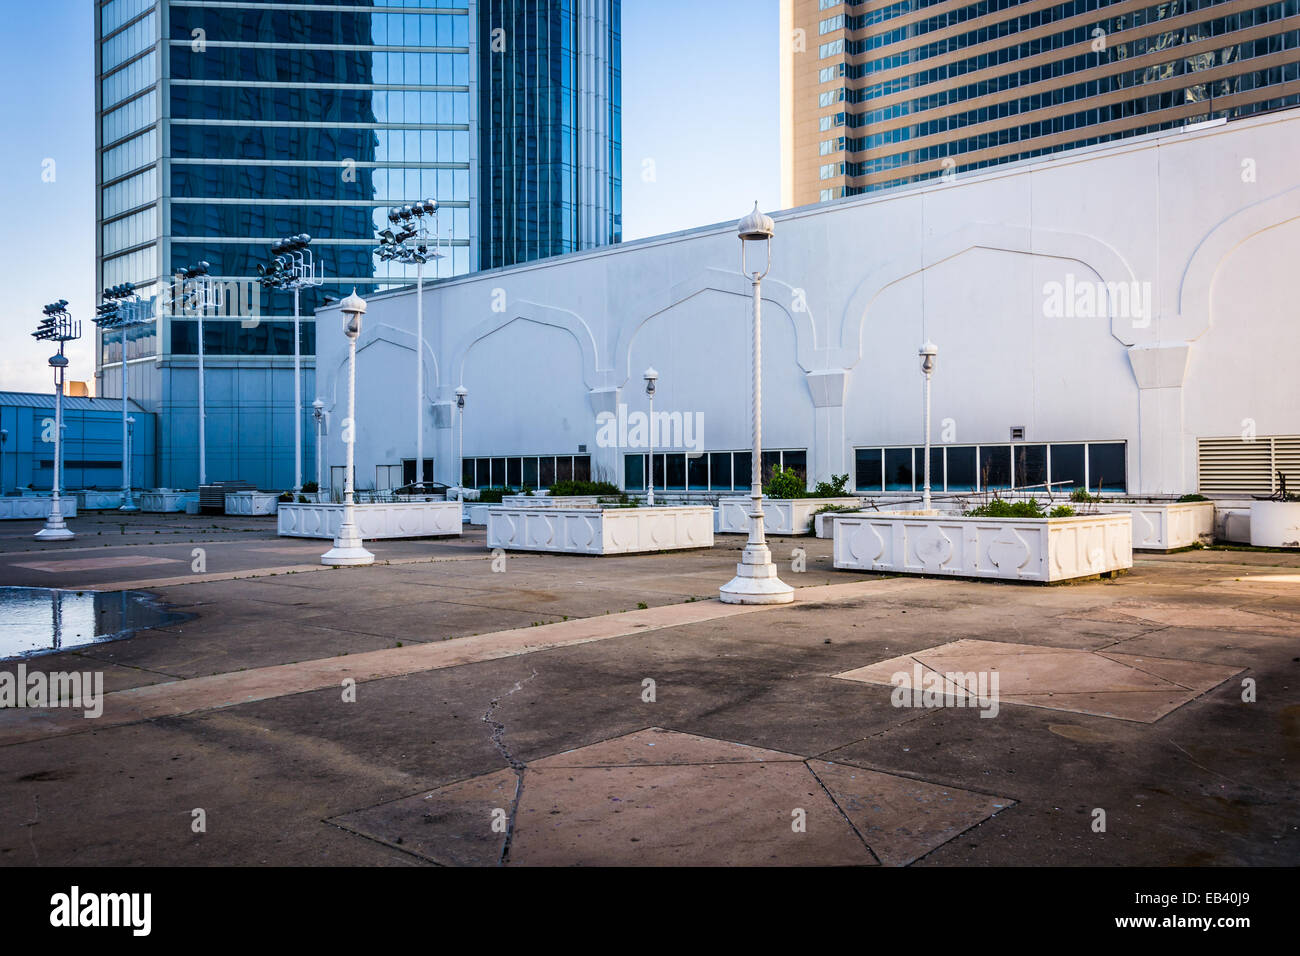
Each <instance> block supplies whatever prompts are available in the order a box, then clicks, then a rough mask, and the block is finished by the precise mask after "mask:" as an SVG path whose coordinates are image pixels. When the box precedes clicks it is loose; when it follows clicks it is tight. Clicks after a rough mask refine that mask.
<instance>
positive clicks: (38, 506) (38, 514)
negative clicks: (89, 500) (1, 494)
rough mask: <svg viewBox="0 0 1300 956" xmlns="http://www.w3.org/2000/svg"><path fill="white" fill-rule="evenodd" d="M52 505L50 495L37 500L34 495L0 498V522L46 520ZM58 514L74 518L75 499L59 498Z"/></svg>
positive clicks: (71, 497)
mask: <svg viewBox="0 0 1300 956" xmlns="http://www.w3.org/2000/svg"><path fill="white" fill-rule="evenodd" d="M53 504H54V498H53V497H52V496H51V495H46V496H45V497H43V498H38V497H36V496H35V495H22V496H20V497H16V498H0V521H3V520H14V521H23V520H31V519H44V518H48V517H49V516H50V508H51V506H52V505H53ZM59 512H60V514H62V515H63V517H65V518H75V517H76V516H77V499H76V498H75V497H74V496H70V495H69V496H60V497H59Z"/></svg>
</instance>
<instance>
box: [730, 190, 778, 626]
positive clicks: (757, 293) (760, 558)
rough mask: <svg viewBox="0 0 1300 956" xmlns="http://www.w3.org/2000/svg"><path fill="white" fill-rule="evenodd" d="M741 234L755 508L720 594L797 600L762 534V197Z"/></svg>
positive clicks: (768, 221)
mask: <svg viewBox="0 0 1300 956" xmlns="http://www.w3.org/2000/svg"><path fill="white" fill-rule="evenodd" d="M737 232H738V233H739V234H740V270H741V272H742V273H743V274H744V275H746V276H748V277H749V279H750V281H751V282H752V283H753V286H754V340H753V359H754V381H753V388H754V394H753V402H754V404H753V416H754V448H753V452H752V454H753V458H752V459H751V461H750V491H749V493H750V498H751V500H752V502H753V511H752V512H751V513H750V516H749V541H748V542H746V544H745V550H744V552H743V553H742V554H741V558H740V564H738V565H737V566H736V576H735V577H734V578H732V579H731V580H730V581H729V582H727V583H726V584H725V585H723V586H722V587H721V588H720V589H719V591H718V596H719V597H720V598H721V599H722V603H724V604H789V603H791V602H792V601H793V600H794V588H792V587H790V585H788V584H786V583H785V582H784V581H782V580H781V579H780V578H779V577H777V573H776V565H774V564H773V563H772V552H771V550H769V549H768V546H767V540H766V538H764V536H763V479H762V461H763V337H762V336H763V332H762V329H763V324H762V313H761V302H762V282H763V278H764V276H766V275H767V273H768V272H769V271H770V270H771V268H772V236H773V235H774V233H775V224H774V223H773V222H772V218H771V217H770V216H765V215H763V213H761V212H759V209H758V203H757V202H755V203H754V211H753V212H751V213H750V214H749V215H748V216H746V217H745V218H744V219H742V220H741V221H740V224H739V226H738V228H737ZM751 242H762V243H766V245H767V267H766V268H764V269H763V271H762V272H754V273H752V274H751V273H750V272H749V269H748V265H747V260H746V251H747V247H748V245H749V243H751Z"/></svg>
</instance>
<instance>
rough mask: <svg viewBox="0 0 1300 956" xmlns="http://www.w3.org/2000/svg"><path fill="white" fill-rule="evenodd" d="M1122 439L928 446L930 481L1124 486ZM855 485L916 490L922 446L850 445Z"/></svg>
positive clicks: (983, 488) (970, 485)
mask: <svg viewBox="0 0 1300 956" xmlns="http://www.w3.org/2000/svg"><path fill="white" fill-rule="evenodd" d="M1127 452H1128V447H1127V445H1126V444H1125V443H1124V442H1088V443H1086V444H1083V443H1081V444H1060V445H1046V444H1033V443H1028V442H1026V443H1024V444H1020V443H1017V444H1013V445H932V446H931V448H930V486H931V488H932V489H933V490H934V491H935V492H949V493H951V492H957V493H960V492H969V491H978V492H990V491H1001V490H1006V491H1010V490H1013V489H1015V490H1018V491H1021V492H1029V493H1037V494H1040V495H1046V494H1047V493H1048V486H1049V485H1050V487H1051V491H1052V492H1053V493H1065V494H1067V495H1068V494H1069V493H1070V492H1071V491H1073V490H1075V489H1076V488H1088V489H1091V490H1092V491H1095V492H1096V491H1107V492H1122V491H1127V490H1128V465H1127V461H1128V454H1127ZM854 478H855V487H856V488H857V490H858V491H861V492H870V491H907V492H919V491H921V489H922V487H923V486H924V484H925V449H924V448H911V447H901V448H880V447H874V448H858V449H855V450H854Z"/></svg>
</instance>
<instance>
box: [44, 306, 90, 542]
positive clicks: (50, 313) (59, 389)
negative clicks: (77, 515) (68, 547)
mask: <svg viewBox="0 0 1300 956" xmlns="http://www.w3.org/2000/svg"><path fill="white" fill-rule="evenodd" d="M42 311H43V312H44V313H45V318H43V319H41V323H40V325H38V326H37V327H36V331H35V332H33V333H32V337H33V338H36V339H37V340H39V341H42V342H45V341H50V342H58V343H59V354H58V355H52V356H50V368H52V369H53V370H54V482H53V486H52V489H51V497H50V514H49V517H48V518H46V519H45V527H43V528H42V529H41V530H40V531H38V532H36V534H35V535H34V537H35V538H37V539H38V540H40V541H67V540H69V539H71V538H75V537H76V535H75V534H73V533H72V530H71V529H70V528H69V527H68V526H67V525H66V524H65V523H64V521H63V506H62V504H61V502H60V501H59V492H60V490H61V489H60V481H61V478H62V473H63V376H64V372H65V371H66V370H67V367H68V359H67V357H66V356H65V355H64V354H63V346H64V345H65V344H67V343H68V342H71V341H73V340H75V339H79V338H81V323H80V322H79V321H77V320H76V319H74V318H73V317H72V316H71V315H69V314H68V300H67V299H60V300H59V301H58V302H53V303H51V304H50V305H47V306H46V307H45V308H44V309H43V310H42Z"/></svg>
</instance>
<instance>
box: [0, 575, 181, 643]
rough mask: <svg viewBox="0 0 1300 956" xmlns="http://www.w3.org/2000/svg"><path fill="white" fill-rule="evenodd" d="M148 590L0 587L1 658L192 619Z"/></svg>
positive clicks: (129, 634)
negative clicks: (170, 607) (165, 604)
mask: <svg viewBox="0 0 1300 956" xmlns="http://www.w3.org/2000/svg"><path fill="white" fill-rule="evenodd" d="M191 616H192V615H189V614H181V613H179V612H175V611H167V610H164V609H163V607H162V606H161V605H160V604H159V603H158V602H157V600H156V599H155V598H154V597H153V596H152V595H150V594H148V593H146V592H144V591H112V592H105V593H102V594H101V593H97V592H95V591H59V590H55V589H51V588H8V587H0V660H6V659H9V658H14V657H30V656H31V655H34V654H47V653H49V652H51V651H61V650H69V649H71V648H75V647H84V646H85V645H87V644H98V643H100V642H102V641H115V640H118V639H119V638H123V637H130V636H131V634H133V633H135V632H136V631H143V630H146V629H148V628H151V627H160V626H162V625H164V624H174V623H175V622H177V621H184V620H186V619H187V618H189V617H191Z"/></svg>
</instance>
